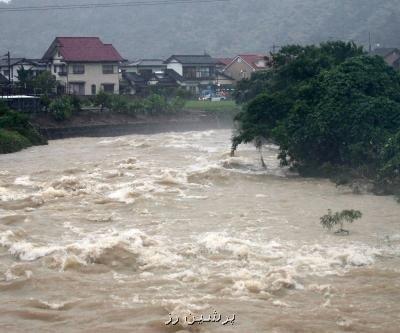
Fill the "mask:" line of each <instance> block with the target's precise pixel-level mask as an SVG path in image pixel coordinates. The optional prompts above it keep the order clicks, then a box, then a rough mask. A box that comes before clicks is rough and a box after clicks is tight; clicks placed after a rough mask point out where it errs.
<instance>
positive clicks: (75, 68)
mask: <svg viewBox="0 0 400 333" xmlns="http://www.w3.org/2000/svg"><path fill="white" fill-rule="evenodd" d="M72 73H73V74H85V65H82V64H73V65H72Z"/></svg>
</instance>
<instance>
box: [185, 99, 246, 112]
mask: <svg viewBox="0 0 400 333" xmlns="http://www.w3.org/2000/svg"><path fill="white" fill-rule="evenodd" d="M185 109H187V110H199V111H208V112H225V111H229V112H237V111H239V110H240V107H239V106H238V105H236V103H235V101H220V102H211V101H187V102H186V104H185Z"/></svg>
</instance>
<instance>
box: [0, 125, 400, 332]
mask: <svg viewBox="0 0 400 333" xmlns="http://www.w3.org/2000/svg"><path fill="white" fill-rule="evenodd" d="M230 136H231V133H230V131H227V130H218V131H205V132H186V133H164V134H156V135H147V136H140V135H132V136H125V137H117V138H80V139H69V140H60V141H53V142H51V143H50V145H49V146H44V147H34V148H30V149H28V150H25V151H22V152H19V153H16V154H12V155H3V156H1V157H0V331H1V332H140V333H142V332H143V333H145V332H146V333H150V332H152V333H163V332H177V331H184V332H218V333H219V332H240V333H257V332H282V333H286V332H307V333H309V332H318V333H320V332H399V327H400V228H399V227H400V220H399V216H400V205H399V204H398V203H396V201H395V200H394V199H393V198H391V197H376V196H373V195H367V194H363V195H354V194H352V193H351V192H350V191H349V190H348V189H346V188H337V187H335V186H334V184H332V183H330V182H329V181H326V180H315V179H304V178H300V177H298V176H296V175H293V174H290V172H288V171H287V170H285V169H281V168H280V167H279V163H278V161H277V159H276V155H277V149H276V147H274V146H267V147H265V149H264V157H265V160H266V163H267V165H268V169H267V170H264V169H262V168H261V167H260V161H259V156H258V155H257V153H256V151H255V149H254V148H253V147H252V146H243V147H241V148H240V149H239V152H238V155H237V157H234V158H231V157H230V156H229V148H230V144H229V141H230ZM329 208H331V209H333V210H341V209H346V208H348V209H359V210H361V211H362V212H363V213H364V217H363V219H362V220H360V221H357V222H355V223H354V224H353V225H351V226H350V230H351V233H350V236H348V237H339V236H334V235H332V234H329V233H327V232H326V231H324V230H323V229H322V228H321V226H320V224H319V217H320V216H321V215H323V214H325V213H326V211H327V209H329ZM215 312H216V313H218V314H219V315H221V317H222V320H220V321H219V320H216V318H217V316H215V317H214V315H215ZM210 314H211V315H212V318H213V319H212V320H211V321H208V322H203V323H200V322H196V323H194V324H193V325H189V323H191V322H190V320H188V318H189V319H190V318H193V316H195V318H200V317H199V316H200V315H203V316H204V317H203V318H208V319H210V318H209V317H208V315H210ZM233 315H235V320H234V321H233V320H232V322H231V321H229V322H226V323H225V324H226V325H223V324H224V321H227V320H225V318H233V317H232V316H233ZM185 317H187V318H185ZM177 318H180V321H179V323H176V325H172V324H169V325H167V324H166V323H168V321H170V320H171V319H173V321H174V323H175V321H176V319H177ZM218 319H219V318H218ZM199 321H200V320H199Z"/></svg>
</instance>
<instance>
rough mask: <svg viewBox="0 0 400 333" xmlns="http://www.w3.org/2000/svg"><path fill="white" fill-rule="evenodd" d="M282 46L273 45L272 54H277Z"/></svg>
mask: <svg viewBox="0 0 400 333" xmlns="http://www.w3.org/2000/svg"><path fill="white" fill-rule="evenodd" d="M280 47H281V46H280V45H275V44H273V45H272V54H275V51H276V50H277V49H278V48H280Z"/></svg>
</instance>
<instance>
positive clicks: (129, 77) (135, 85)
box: [121, 69, 183, 95]
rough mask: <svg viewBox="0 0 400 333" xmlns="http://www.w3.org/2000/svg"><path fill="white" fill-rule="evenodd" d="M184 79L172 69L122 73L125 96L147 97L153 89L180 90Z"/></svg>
mask: <svg viewBox="0 0 400 333" xmlns="http://www.w3.org/2000/svg"><path fill="white" fill-rule="evenodd" d="M182 82H183V79H182V77H181V76H180V75H179V74H178V73H176V72H175V71H173V70H171V69H166V70H164V71H158V72H154V73H151V74H149V73H147V72H145V73H136V72H128V71H123V72H122V81H121V84H122V89H121V90H122V91H123V93H125V94H132V95H134V94H137V95H146V94H148V93H149V90H150V89H151V88H153V89H154V88H156V89H157V88H178V87H179V86H180V85H181V83H182Z"/></svg>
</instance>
